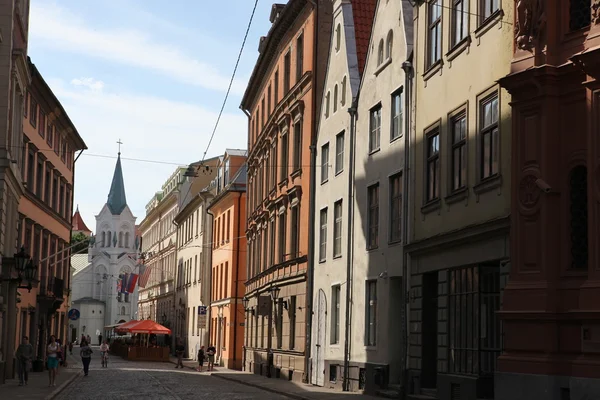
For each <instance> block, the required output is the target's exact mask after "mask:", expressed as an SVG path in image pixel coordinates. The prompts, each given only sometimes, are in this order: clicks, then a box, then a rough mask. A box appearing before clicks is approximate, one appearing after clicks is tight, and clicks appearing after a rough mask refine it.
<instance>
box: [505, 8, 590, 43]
mask: <svg viewBox="0 0 600 400" xmlns="http://www.w3.org/2000/svg"><path fill="white" fill-rule="evenodd" d="M595 1H600V0H595ZM544 8H545V0H517V7H516V9H517V21H516V24H515V41H516V43H517V47H518V48H519V49H521V50H529V51H531V50H532V49H533V47H534V46H535V44H536V42H537V41H538V40H539V39H540V36H541V33H542V31H543V30H544V28H545V25H546V13H545V10H544Z"/></svg>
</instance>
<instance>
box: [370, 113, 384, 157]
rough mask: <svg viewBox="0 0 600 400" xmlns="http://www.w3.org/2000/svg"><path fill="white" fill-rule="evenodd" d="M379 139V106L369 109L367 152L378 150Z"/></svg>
mask: <svg viewBox="0 0 600 400" xmlns="http://www.w3.org/2000/svg"><path fill="white" fill-rule="evenodd" d="M380 137H381V104H379V105H377V106H375V107H374V108H372V109H371V119H370V127H369V152H372V151H375V150H377V149H379V140H380Z"/></svg>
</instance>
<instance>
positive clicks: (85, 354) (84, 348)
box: [79, 340, 94, 376]
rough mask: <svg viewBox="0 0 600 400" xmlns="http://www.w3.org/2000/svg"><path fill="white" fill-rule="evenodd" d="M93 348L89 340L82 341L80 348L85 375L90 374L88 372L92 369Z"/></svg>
mask: <svg viewBox="0 0 600 400" xmlns="http://www.w3.org/2000/svg"><path fill="white" fill-rule="evenodd" d="M92 353H94V352H93V351H92V348H91V347H90V346H89V345H88V343H87V341H85V340H84V341H83V342H81V348H80V350H79V355H80V356H81V362H82V363H83V372H84V374H85V376H88V372H89V369H90V361H92Z"/></svg>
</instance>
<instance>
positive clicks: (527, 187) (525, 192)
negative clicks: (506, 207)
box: [519, 174, 540, 208]
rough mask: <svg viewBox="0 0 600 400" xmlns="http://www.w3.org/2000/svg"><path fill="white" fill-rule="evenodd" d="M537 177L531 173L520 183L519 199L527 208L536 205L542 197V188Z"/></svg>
mask: <svg viewBox="0 0 600 400" xmlns="http://www.w3.org/2000/svg"><path fill="white" fill-rule="evenodd" d="M536 180H537V177H536V176H534V175H531V174H528V175H525V176H524V177H523V178H522V179H521V182H520V184H519V200H520V201H521V205H522V206H523V207H525V208H532V207H534V206H535V205H536V204H537V202H538V200H539V199H540V189H539V188H538V187H537V185H536V183H535V181H536Z"/></svg>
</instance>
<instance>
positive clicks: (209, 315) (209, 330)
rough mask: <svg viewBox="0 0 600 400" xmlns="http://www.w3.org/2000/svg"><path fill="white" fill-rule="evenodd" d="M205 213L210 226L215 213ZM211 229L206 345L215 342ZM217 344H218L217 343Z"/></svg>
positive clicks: (211, 237) (211, 239) (211, 238)
mask: <svg viewBox="0 0 600 400" xmlns="http://www.w3.org/2000/svg"><path fill="white" fill-rule="evenodd" d="M206 214H208V215H210V216H211V217H212V218H211V221H210V223H211V226H212V224H213V223H214V221H215V215H214V214H213V213H212V211H210V210H208V209H207V210H206ZM212 233H213V232H212V229H211V230H210V253H211V257H210V265H209V266H208V281H209V282H210V291H209V293H208V307H206V310H207V314H208V316H207V318H208V345H209V346H210V345H211V344H212V345H213V346H214V345H215V343H212V339H211V336H212V252H213V251H212V249H213V235H212ZM217 346H218V345H217Z"/></svg>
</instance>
